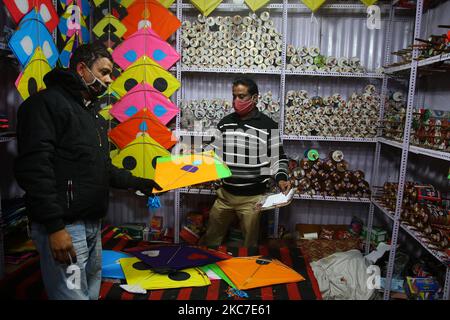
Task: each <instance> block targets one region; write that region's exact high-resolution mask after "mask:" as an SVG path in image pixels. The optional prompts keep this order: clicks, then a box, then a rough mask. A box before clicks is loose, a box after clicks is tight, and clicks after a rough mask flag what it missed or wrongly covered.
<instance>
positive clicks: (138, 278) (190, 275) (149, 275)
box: [119, 258, 211, 290]
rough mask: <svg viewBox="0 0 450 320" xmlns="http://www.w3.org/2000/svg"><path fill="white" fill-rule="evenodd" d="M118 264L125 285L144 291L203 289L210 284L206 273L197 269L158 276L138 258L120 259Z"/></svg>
mask: <svg viewBox="0 0 450 320" xmlns="http://www.w3.org/2000/svg"><path fill="white" fill-rule="evenodd" d="M119 262H120V265H121V266H122V270H123V273H124V274H125V278H126V280H127V284H128V285H130V286H133V285H135V286H139V287H141V288H142V289H146V290H157V289H173V288H184V287H204V286H208V285H210V284H211V281H210V280H209V278H208V276H207V275H206V273H204V272H203V271H202V270H200V269H199V268H188V269H183V270H179V271H176V272H172V273H169V274H159V273H156V272H154V271H152V270H151V268H150V267H149V266H148V265H146V264H144V263H143V262H142V261H141V260H139V259H138V258H122V259H120V260H119Z"/></svg>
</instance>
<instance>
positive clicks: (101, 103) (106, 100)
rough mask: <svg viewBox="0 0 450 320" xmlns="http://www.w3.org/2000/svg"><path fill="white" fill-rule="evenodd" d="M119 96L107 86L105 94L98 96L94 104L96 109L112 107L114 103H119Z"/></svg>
mask: <svg viewBox="0 0 450 320" xmlns="http://www.w3.org/2000/svg"><path fill="white" fill-rule="evenodd" d="M119 99H120V96H119V95H118V94H117V93H115V92H114V91H113V90H112V89H111V87H110V86H108V89H107V90H106V92H105V93H104V94H103V95H102V96H100V97H99V98H98V99H97V100H96V101H95V102H94V103H95V105H96V106H97V107H99V108H101V109H104V108H105V107H106V106H108V105H112V104H113V103H115V102H116V101H119Z"/></svg>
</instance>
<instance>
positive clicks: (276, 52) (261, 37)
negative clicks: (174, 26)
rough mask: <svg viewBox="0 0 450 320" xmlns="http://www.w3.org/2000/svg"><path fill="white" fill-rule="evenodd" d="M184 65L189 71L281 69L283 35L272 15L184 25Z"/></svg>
mask: <svg viewBox="0 0 450 320" xmlns="http://www.w3.org/2000/svg"><path fill="white" fill-rule="evenodd" d="M181 42H182V47H183V56H182V63H183V65H186V66H189V67H203V68H248V69H260V70H266V69H280V67H281V65H282V58H281V52H282V49H283V45H282V37H281V34H280V33H279V32H278V31H277V30H276V29H275V27H274V22H273V20H271V19H270V14H269V12H267V11H264V12H262V13H261V14H260V16H258V15H256V14H255V13H250V14H249V15H248V16H240V15H235V16H233V17H231V16H217V17H208V18H206V17H205V16H203V15H199V16H198V17H197V20H196V21H194V22H190V21H184V22H183V25H182V36H181Z"/></svg>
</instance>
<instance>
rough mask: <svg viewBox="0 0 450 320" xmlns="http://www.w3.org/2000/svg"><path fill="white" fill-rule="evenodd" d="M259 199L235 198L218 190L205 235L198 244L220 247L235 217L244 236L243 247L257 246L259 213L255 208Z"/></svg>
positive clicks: (253, 197)
mask: <svg viewBox="0 0 450 320" xmlns="http://www.w3.org/2000/svg"><path fill="white" fill-rule="evenodd" d="M261 198H262V195H257V196H235V195H233V194H231V193H229V192H227V191H225V190H224V189H223V188H220V189H218V190H217V199H216V201H215V202H214V205H213V207H212V208H211V210H210V212H209V221H208V226H207V230H206V234H205V235H204V236H203V238H202V239H201V241H200V243H201V244H203V245H207V246H219V245H221V244H222V242H223V240H224V238H225V236H226V235H227V232H228V229H229V227H230V224H231V223H232V222H233V219H234V217H235V215H237V217H238V218H239V221H240V225H241V230H242V234H243V235H244V246H246V247H253V246H257V245H258V238H259V219H260V215H261V212H258V211H256V210H255V206H256V204H257V203H258V202H259V201H260V200H261Z"/></svg>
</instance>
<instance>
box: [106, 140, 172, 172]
mask: <svg viewBox="0 0 450 320" xmlns="http://www.w3.org/2000/svg"><path fill="white" fill-rule="evenodd" d="M168 155H169V151H167V150H166V149H165V148H164V147H162V146H161V145H160V144H159V143H157V142H156V141H155V140H153V139H152V138H151V137H149V135H148V134H145V133H143V134H140V135H139V136H138V137H137V138H136V139H135V140H134V141H132V142H131V143H130V144H129V145H127V146H126V147H125V148H123V149H122V150H120V151H119V152H118V154H117V155H116V156H115V157H114V158H112V164H113V165H115V166H116V167H118V168H124V169H126V170H128V171H130V172H132V173H133V175H135V176H136V177H141V178H146V179H153V177H154V176H155V163H156V159H157V158H158V157H164V156H168Z"/></svg>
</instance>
